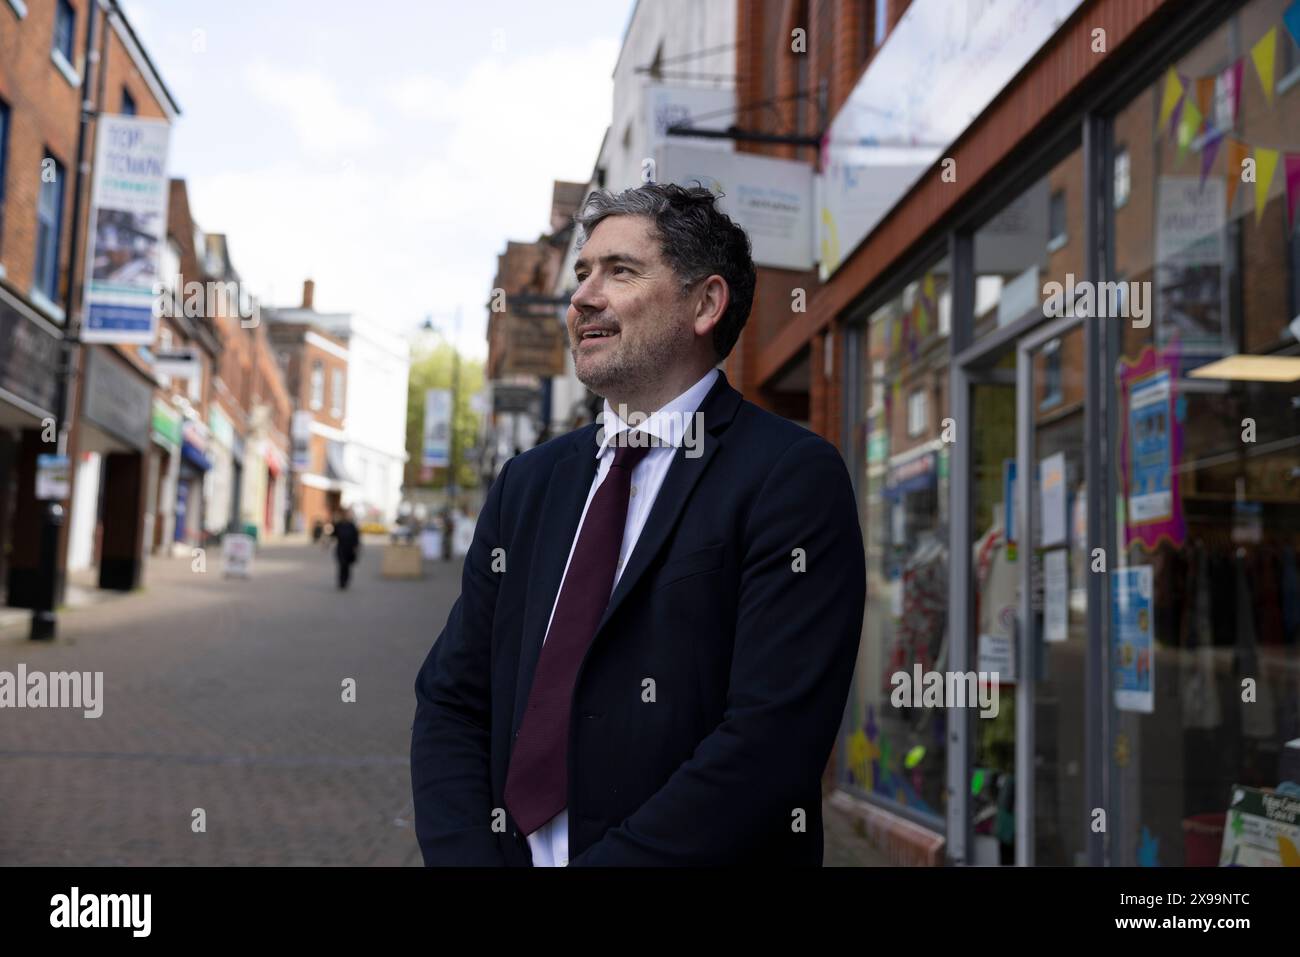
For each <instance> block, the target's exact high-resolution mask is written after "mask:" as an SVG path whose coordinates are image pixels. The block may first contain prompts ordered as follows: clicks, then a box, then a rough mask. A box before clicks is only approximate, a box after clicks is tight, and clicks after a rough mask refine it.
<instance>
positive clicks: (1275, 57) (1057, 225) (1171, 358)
mask: <svg viewBox="0 0 1300 957" xmlns="http://www.w3.org/2000/svg"><path fill="white" fill-rule="evenodd" d="M871 8H872V5H870V4H849V3H834V2H821V3H819V2H815V0H812V2H808V3H806V4H800V3H788V4H751V3H742V4H740V6H739V10H740V22H739V23H738V30H739V31H740V32H739V33H738V43H739V45H740V49H739V51H738V55H739V58H740V63H741V65H742V66H741V69H740V72H741V74H742V75H747V76H750V77H771V78H772V79H771V80H769V81H765V82H768V83H777V84H779V83H780V82H781V77H782V75H783V73H782V71H783V70H784V71H786V72H787V74H788V73H789V72H790V71H793V73H794V74H795V75H796V76H798V77H803V78H805V79H800V80H798V81H797V82H798V83H799V84H800V85H802V84H803V83H804V82H806V83H808V84H809V85H810V86H811V87H813V88H814V89H822V90H825V103H826V111H825V121H824V123H823V124H822V125H821V126H820V127H816V128H817V129H818V130H819V131H820V132H822V133H824V134H825V135H824V138H823V141H822V146H821V148H820V149H819V150H817V151H816V155H815V156H813V157H811V158H810V160H809V161H810V162H816V163H817V165H818V175H819V177H820V178H821V179H820V182H819V189H820V197H819V206H820V215H819V219H820V220H821V223H822V229H821V230H820V234H819V250H818V252H819V274H818V277H816V278H817V282H816V283H815V284H814V285H812V286H811V287H810V288H809V293H810V295H809V300H808V308H807V310H806V311H805V312H800V313H796V314H794V315H787V316H785V317H783V318H782V319H781V320H780V321H779V322H774V324H773V326H772V328H771V329H770V330H766V331H765V328H764V323H763V322H762V321H761V320H760V322H759V325H758V327H757V328H758V330H759V332H760V336H759V339H758V341H757V342H753V341H752V340H751V345H752V346H755V347H756V354H751V355H750V357H749V358H748V359H747V360H746V361H748V362H750V363H752V369H753V370H754V375H755V376H756V379H757V381H758V383H760V386H761V385H763V384H765V383H768V382H771V381H774V380H776V379H778V378H779V377H781V376H783V375H785V374H788V372H789V370H791V369H793V368H796V367H798V366H799V365H802V364H806V366H807V369H808V403H809V421H810V423H811V424H812V426H813V428H815V429H816V430H817V431H819V432H821V433H822V434H823V435H825V436H826V437H827V438H829V439H830V440H832V441H834V442H836V443H837V444H838V445H839V447H840V448H841V450H842V451H843V453H844V455H845V458H846V460H847V461H848V463H849V466H850V471H851V473H852V474H853V475H854V478H855V481H856V483H857V489H858V495H859V501H860V505H861V517H862V522H863V528H864V532H865V539H866V546H867V553H868V555H867V557H868V603H867V615H866V620H865V622H864V628H863V638H862V644H861V650H860V656H859V662H858V669H857V674H856V677H855V681H854V686H853V690H852V693H851V697H850V701H849V706H848V709H847V711H846V714H845V721H844V728H843V734H842V736H841V739H840V741H839V743H838V745H837V748H836V754H835V759H834V765H833V770H832V775H833V778H834V783H835V785H836V786H837V791H836V794H835V797H834V800H835V801H836V802H837V803H840V804H842V805H843V806H844V807H846V808H848V809H851V810H852V811H853V812H854V813H856V814H858V815H860V816H861V817H862V819H863V821H864V822H865V827H866V830H867V832H868V833H869V834H871V835H873V836H874V838H875V839H876V840H877V842H878V843H879V844H880V845H881V846H882V847H884V848H886V850H887V851H888V852H889V854H890V855H891V857H892V858H893V859H894V860H895V861H896V862H899V863H917V864H941V863H945V862H949V863H962V864H1000V863H1001V864H1009V863H1018V864H1052V865H1065V866H1069V865H1078V864H1093V865H1102V864H1111V865H1200V864H1217V863H1219V862H1220V855H1221V854H1222V855H1223V856H1224V858H1225V859H1226V860H1227V861H1228V862H1239V863H1240V862H1244V860H1242V859H1239V857H1238V855H1241V854H1246V853H1255V852H1247V851H1246V850H1244V849H1243V846H1242V845H1241V843H1240V842H1239V841H1238V840H1237V839H1236V836H1235V834H1234V832H1233V829H1231V828H1227V827H1226V826H1225V825H1226V824H1227V822H1228V819H1229V818H1230V817H1231V816H1233V815H1234V814H1235V811H1236V810H1237V809H1239V808H1240V807H1242V806H1244V805H1242V803H1241V802H1243V801H1245V802H1249V801H1250V800H1252V799H1253V798H1252V795H1259V794H1261V793H1268V792H1269V791H1270V790H1275V789H1278V788H1279V787H1285V786H1286V785H1285V782H1288V781H1290V782H1298V783H1300V766H1298V765H1297V755H1298V754H1300V751H1298V749H1300V686H1298V685H1297V684H1296V681H1295V674H1296V673H1297V667H1298V666H1300V632H1297V625H1298V624H1300V618H1297V616H1296V615H1294V614H1292V612H1293V611H1294V609H1295V608H1297V607H1300V588H1298V587H1297V578H1296V575H1295V572H1294V563H1295V548H1296V545H1297V537H1296V532H1297V528H1300V525H1297V522H1300V480H1298V479H1297V476H1300V469H1298V468H1297V463H1296V462H1295V461H1294V460H1295V440H1294V435H1295V428H1294V422H1293V421H1292V419H1291V412H1290V411H1288V410H1290V409H1292V408H1293V406H1294V405H1296V404H1297V403H1300V395H1298V394H1297V387H1296V384H1295V383H1296V382H1297V381H1300V371H1297V369H1296V366H1297V365H1298V364H1300V343H1297V337H1296V334H1295V332H1294V325H1293V319H1294V317H1295V316H1296V314H1297V312H1300V242H1298V241H1297V234H1296V229H1295V214H1296V212H1297V205H1296V203H1297V198H1298V197H1300V139H1297V136H1296V131H1297V130H1300V124H1298V123H1297V122H1296V116H1295V111H1296V110H1297V108H1300V107H1298V105H1297V104H1300V92H1297V90H1298V88H1300V36H1297V34H1298V33H1300V17H1298V15H1297V13H1296V10H1295V8H1294V6H1293V5H1292V4H1290V3H1289V2H1283V0H1248V2H1239V3H1199V2H1188V3H1169V2H1160V0H1131V2H1116V0H1066V2H1045V3H1042V4H1039V5H1035V6H1034V7H1033V8H1032V9H1031V8H1021V7H1020V6H1019V5H1016V4H1010V3H991V4H986V5H984V9H983V11H982V15H981V17H980V18H979V19H978V20H967V19H965V18H963V17H959V16H953V15H952V14H951V10H950V8H948V7H947V5H945V4H942V3H936V2H932V0H912V2H911V3H910V4H905V3H894V2H889V3H884V4H878V5H876V8H877V10H879V11H881V12H883V14H884V16H883V18H882V21H881V22H882V23H883V24H884V26H883V28H882V30H881V31H880V32H879V33H877V32H876V30H875V29H874V28H873V27H872V25H871V23H870V22H866V23H864V22H863V20H862V14H863V12H864V10H866V11H868V12H875V11H872V9H871ZM1017 11H1018V12H1017ZM773 16H776V17H777V22H778V24H779V26H777V27H770V28H769V26H767V24H768V20H767V19H766V18H770V17H773ZM1013 17H1014V18H1015V19H1014V22H1012V18H1013ZM745 24H749V29H745ZM792 26H802V27H804V29H805V30H806V31H807V37H808V46H807V49H808V51H809V54H808V55H809V60H808V62H807V63H806V64H804V63H799V62H791V63H790V64H789V65H787V66H784V67H783V66H781V64H780V63H779V62H777V63H773V62H772V54H771V51H772V50H773V49H779V50H782V53H781V54H780V57H779V58H778V59H782V58H786V57H785V53H784V50H785V49H788V45H786V46H785V47H782V46H781V45H778V44H773V43H772V42H771V41H772V39H773V38H774V37H776V36H778V35H779V36H780V37H782V38H783V37H784V36H785V31H787V30H788V29H791V28H792ZM769 31H775V32H769ZM747 37H748V38H749V40H747V39H746V38H747ZM759 38H766V39H763V40H760V39H759ZM877 41H879V42H877ZM917 51H922V52H920V53H918V52H917ZM904 54H907V55H904ZM778 88H779V86H778ZM899 90H904V91H908V95H909V97H910V99H909V100H908V102H907V104H906V105H907V109H906V110H902V111H894V112H893V113H891V112H890V111H889V109H887V108H886V106H887V104H888V96H889V93H888V91H894V92H895V93H896V92H897V91H899ZM764 92H766V90H754V91H749V92H746V93H744V94H742V97H741V98H742V100H743V99H751V100H752V99H758V98H761V97H760V94H761V93H764ZM762 122H769V121H766V120H765V121H762ZM770 122H771V124H772V125H771V126H770V127H769V128H770V129H780V128H782V127H785V128H786V129H789V128H790V127H791V125H793V126H794V127H795V128H797V129H805V128H807V127H806V126H804V125H802V124H805V123H814V125H815V121H813V120H812V118H810V117H807V116H805V118H804V119H803V120H802V121H801V120H800V119H799V118H797V117H791V116H789V115H786V116H783V117H776V118H773V119H772V120H770ZM904 146H905V147H906V149H905V150H903V155H890V154H889V153H888V152H887V151H888V150H889V149H891V148H892V149H895V150H897V149H901V148H902V147H904ZM746 149H747V150H759V151H775V150H778V149H780V150H784V151H786V155H787V157H788V158H798V154H799V151H800V150H802V148H801V147H797V146H796V147H793V149H794V151H795V152H794V155H793V156H790V150H791V147H790V146H788V145H781V146H779V147H778V146H771V147H769V146H763V145H751V146H747V147H746ZM918 155H920V156H922V157H924V159H923V161H922V162H919V163H918V162H917V159H918ZM1288 171H1289V175H1288ZM873 190H874V192H872V191H873ZM828 224H829V227H830V228H827V227H828ZM790 292H791V288H790V287H789V286H785V285H781V286H777V287H776V288H774V289H773V288H769V289H768V294H769V296H771V297H774V298H775V299H776V300H782V299H784V300H785V301H789V294H790ZM760 294H761V291H760ZM756 315H757V312H756ZM752 322H753V318H751V323H752ZM746 335H747V336H748V335H749V332H748V331H747V333H746ZM981 672H982V673H984V674H986V675H996V678H994V679H992V682H991V684H988V685H986V688H989V689H991V688H993V687H996V689H997V691H998V703H999V706H998V707H997V708H983V707H967V708H959V707H953V706H951V702H949V703H948V704H949V706H946V707H945V706H937V702H932V703H930V704H928V705H927V704H924V703H921V702H918V701H916V700H911V699H908V698H906V697H902V698H900V697H899V696H898V695H896V694H895V691H896V689H897V688H898V686H899V685H898V682H897V676H898V675H899V674H907V675H909V676H910V675H913V674H915V675H927V674H930V673H938V674H940V675H941V676H946V675H950V674H963V675H967V674H968V675H971V676H972V677H975V676H977V675H978V674H979V673H981ZM1257 853H1258V854H1259V855H1261V856H1260V857H1257V858H1256V859H1255V860H1256V861H1259V860H1264V859H1265V858H1267V857H1268V856H1269V855H1270V854H1271V855H1272V859H1273V860H1274V861H1277V860H1285V859H1287V858H1288V856H1289V855H1292V854H1294V850H1293V849H1289V848H1287V847H1285V846H1282V845H1280V844H1279V846H1278V847H1276V848H1273V849H1271V850H1269V849H1265V850H1262V851H1259V850H1258V849H1257Z"/></svg>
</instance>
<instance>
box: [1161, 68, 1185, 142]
mask: <svg viewBox="0 0 1300 957" xmlns="http://www.w3.org/2000/svg"><path fill="white" fill-rule="evenodd" d="M1182 102H1183V81H1182V80H1180V79H1179V78H1178V71H1177V70H1175V69H1174V68H1173V67H1170V68H1169V72H1168V73H1166V74H1165V94H1164V98H1163V99H1162V100H1161V101H1160V122H1159V123H1157V124H1156V126H1157V127H1159V128H1160V129H1164V128H1165V124H1166V123H1170V122H1171V120H1172V119H1173V115H1174V110H1175V109H1177V107H1178V104H1180V103H1182ZM1170 128H1171V129H1172V128H1173V127H1172V126H1171V127H1170Z"/></svg>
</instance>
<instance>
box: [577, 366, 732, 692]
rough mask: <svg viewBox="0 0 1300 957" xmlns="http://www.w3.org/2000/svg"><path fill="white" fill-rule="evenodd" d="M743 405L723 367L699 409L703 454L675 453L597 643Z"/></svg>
mask: <svg viewBox="0 0 1300 957" xmlns="http://www.w3.org/2000/svg"><path fill="white" fill-rule="evenodd" d="M739 405H740V393H739V392H737V391H736V390H735V389H733V388H732V387H731V385H730V384H729V383H728V382H727V377H726V375H724V374H723V372H722V370H721V369H719V370H718V379H717V381H716V382H714V383H713V388H711V389H710V390H709V393H708V395H706V396H705V397H704V401H703V402H701V403H700V409H699V411H701V412H702V413H704V430H703V435H702V436H701V439H702V441H701V443H700V453H701V454H699V455H698V456H694V457H690V458H688V457H687V455H686V452H687V449H686V447H685V445H683V446H682V447H681V448H679V449H677V450H676V451H675V452H674V453H673V463H672V465H670V466H669V467H668V474H667V475H666V476H664V484H663V485H662V486H660V488H659V494H658V495H657V496H655V503H654V505H653V506H652V507H651V509H650V514H649V516H647V518H646V523H645V527H644V528H642V529H641V535H640V537H638V538H637V540H636V547H635V548H633V549H632V554H631V555H629V556H628V559H627V567H626V568H625V569H623V574H622V575H620V576H619V579H618V584H617V585H616V586H615V587H614V594H613V595H611V596H610V599H609V607H607V608H606V609H605V614H604V615H602V616H601V619H600V624H599V625H597V626H596V637H595V638H594V639H592V644H593V645H594V644H595V643H596V641H597V640H599V638H600V634H601V632H602V631H603V630H604V627H605V623H606V622H607V621H609V619H610V617H611V616H612V615H613V614H614V612H616V611H617V610H618V607H619V605H621V604H622V603H623V601H624V599H625V598H626V597H627V595H628V593H629V592H630V591H631V590H632V589H633V588H634V587H635V586H636V583H637V582H638V581H639V580H640V579H641V576H642V575H644V574H645V572H646V569H647V568H649V567H650V563H651V562H652V561H654V559H655V556H656V555H658V554H659V552H660V550H661V549H662V548H663V546H664V544H665V543H666V542H667V541H668V536H669V535H670V534H671V533H672V530H673V529H674V528H676V527H677V520H678V519H679V518H680V517H681V514H682V510H683V509H684V508H686V502H687V501H688V500H689V499H690V497H691V492H693V491H694V490H695V486H696V484H697V483H698V482H699V481H700V477H701V476H703V475H704V471H705V469H707V468H708V466H709V462H710V461H711V460H712V459H713V456H714V455H715V454H716V453H717V451H718V446H719V445H720V443H721V436H722V432H723V431H724V430H725V429H726V427H727V426H728V425H730V424H731V420H732V417H733V416H735V414H736V409H737V407H738V406H739ZM589 650H590V649H589ZM579 675H581V671H579Z"/></svg>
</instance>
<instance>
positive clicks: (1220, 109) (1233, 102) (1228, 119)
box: [1214, 0, 1300, 132]
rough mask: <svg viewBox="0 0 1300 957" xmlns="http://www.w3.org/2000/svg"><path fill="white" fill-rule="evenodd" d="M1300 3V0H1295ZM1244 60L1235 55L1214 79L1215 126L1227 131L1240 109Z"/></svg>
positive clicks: (1234, 125)
mask: <svg viewBox="0 0 1300 957" xmlns="http://www.w3.org/2000/svg"><path fill="white" fill-rule="evenodd" d="M1296 2H1297V3H1300V0H1296ZM1245 65H1246V62H1245V61H1244V60H1243V59H1242V58H1241V57H1237V60H1236V62H1235V63H1233V64H1232V65H1231V66H1228V67H1224V69H1223V70H1221V71H1220V72H1219V75H1218V76H1217V77H1216V78H1215V81H1214V100H1215V102H1214V116H1215V126H1217V127H1218V128H1219V129H1221V130H1223V131H1224V132H1227V131H1228V130H1233V129H1236V128H1237V114H1238V113H1239V112H1240V111H1241V71H1242V69H1243V68H1244V67H1245Z"/></svg>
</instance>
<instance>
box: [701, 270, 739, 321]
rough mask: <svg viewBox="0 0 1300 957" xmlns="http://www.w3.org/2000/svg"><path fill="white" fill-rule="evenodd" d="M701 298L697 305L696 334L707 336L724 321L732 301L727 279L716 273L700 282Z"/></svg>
mask: <svg viewBox="0 0 1300 957" xmlns="http://www.w3.org/2000/svg"><path fill="white" fill-rule="evenodd" d="M698 296H699V299H698V301H697V303H696V306H695V334H696V335H697V336H707V335H709V334H711V333H712V332H713V327H714V326H716V325H717V324H718V323H719V322H721V321H722V317H723V315H724V314H725V313H726V311H727V305H728V304H729V303H730V302H731V290H730V289H728V288H727V281H726V280H725V279H723V278H722V277H721V276H719V275H717V274H716V273H715V274H713V275H712V276H710V277H709V278H707V279H705V280H704V281H703V282H702V283H701V284H700V290H699V293H698Z"/></svg>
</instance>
